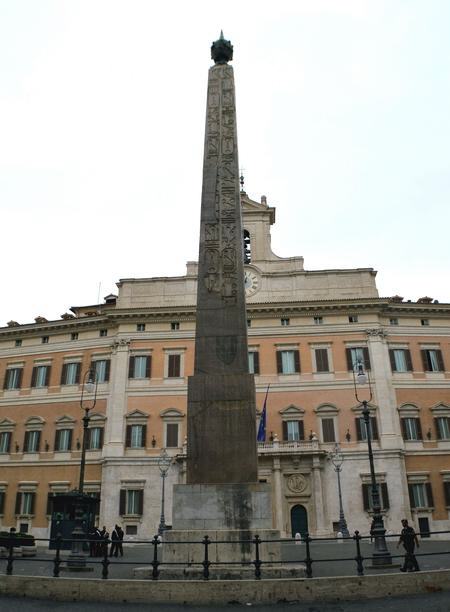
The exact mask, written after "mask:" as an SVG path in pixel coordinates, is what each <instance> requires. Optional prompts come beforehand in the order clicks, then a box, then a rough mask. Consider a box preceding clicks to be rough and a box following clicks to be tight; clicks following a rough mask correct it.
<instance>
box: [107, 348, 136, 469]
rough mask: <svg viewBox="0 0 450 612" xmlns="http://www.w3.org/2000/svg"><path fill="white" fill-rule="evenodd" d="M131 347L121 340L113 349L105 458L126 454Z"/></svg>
mask: <svg viewBox="0 0 450 612" xmlns="http://www.w3.org/2000/svg"><path fill="white" fill-rule="evenodd" d="M129 345H130V341H129V340H126V339H121V340H117V341H115V342H114V344H113V347H112V355H111V377H110V383H109V396H108V402H107V407H106V416H107V422H106V431H105V439H104V445H103V456H104V457H121V456H123V453H124V440H125V431H124V427H125V420H124V416H125V414H126V412H127V382H128V353H129Z"/></svg>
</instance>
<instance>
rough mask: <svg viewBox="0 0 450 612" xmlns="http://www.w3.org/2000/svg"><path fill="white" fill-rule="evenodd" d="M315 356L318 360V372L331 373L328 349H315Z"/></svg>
mask: <svg viewBox="0 0 450 612" xmlns="http://www.w3.org/2000/svg"><path fill="white" fill-rule="evenodd" d="M314 354H315V358H316V372H329V371H330V367H329V364H328V349H326V348H317V349H314Z"/></svg>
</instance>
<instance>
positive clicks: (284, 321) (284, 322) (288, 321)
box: [281, 317, 291, 327]
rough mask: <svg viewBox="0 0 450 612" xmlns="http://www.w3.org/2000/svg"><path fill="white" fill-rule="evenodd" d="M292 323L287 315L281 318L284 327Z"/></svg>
mask: <svg viewBox="0 0 450 612" xmlns="http://www.w3.org/2000/svg"><path fill="white" fill-rule="evenodd" d="M290 323H291V321H290V319H287V318H285V317H284V318H283V319H281V325H282V326H283V327H286V326H287V325H290Z"/></svg>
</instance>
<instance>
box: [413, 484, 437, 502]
mask: <svg viewBox="0 0 450 612" xmlns="http://www.w3.org/2000/svg"><path fill="white" fill-rule="evenodd" d="M408 490H409V502H410V505H411V508H433V506H434V502H433V491H432V489H431V483H430V482H418V483H415V482H413V483H409V484H408Z"/></svg>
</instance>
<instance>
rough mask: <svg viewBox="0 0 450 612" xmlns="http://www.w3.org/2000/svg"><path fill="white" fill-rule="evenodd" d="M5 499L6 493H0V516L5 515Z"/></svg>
mask: <svg viewBox="0 0 450 612" xmlns="http://www.w3.org/2000/svg"><path fill="white" fill-rule="evenodd" d="M5 497H6V491H0V516H2V515H3V514H4V513H5Z"/></svg>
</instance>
